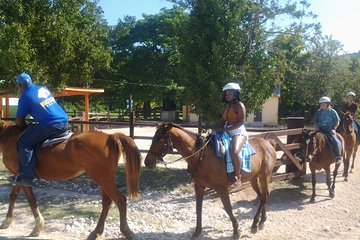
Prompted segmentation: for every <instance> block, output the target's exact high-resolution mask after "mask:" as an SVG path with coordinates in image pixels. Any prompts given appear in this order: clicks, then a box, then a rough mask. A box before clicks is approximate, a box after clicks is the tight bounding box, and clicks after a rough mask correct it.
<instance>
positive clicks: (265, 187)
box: [259, 176, 271, 230]
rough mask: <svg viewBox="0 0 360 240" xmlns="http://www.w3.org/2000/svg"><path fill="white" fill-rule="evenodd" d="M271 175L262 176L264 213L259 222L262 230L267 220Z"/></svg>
mask: <svg viewBox="0 0 360 240" xmlns="http://www.w3.org/2000/svg"><path fill="white" fill-rule="evenodd" d="M270 178H271V176H266V177H260V187H261V198H260V199H261V203H260V204H262V213H261V219H260V222H259V229H260V230H262V229H264V227H265V221H266V220H267V214H266V203H267V200H268V198H269V182H270Z"/></svg>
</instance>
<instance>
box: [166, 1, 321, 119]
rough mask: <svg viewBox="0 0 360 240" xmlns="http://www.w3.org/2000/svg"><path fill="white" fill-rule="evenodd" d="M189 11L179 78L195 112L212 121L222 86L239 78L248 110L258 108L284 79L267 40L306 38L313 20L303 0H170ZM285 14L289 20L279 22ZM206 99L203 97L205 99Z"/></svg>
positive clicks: (314, 27)
mask: <svg viewBox="0 0 360 240" xmlns="http://www.w3.org/2000/svg"><path fill="white" fill-rule="evenodd" d="M172 2H176V3H178V4H180V5H182V6H186V7H188V8H189V11H190V18H189V22H188V24H187V26H188V27H187V30H186V33H185V34H183V36H184V38H183V41H182V48H181V49H182V77H183V79H184V86H185V87H186V93H187V96H188V103H191V104H193V106H194V109H195V112H196V113H198V114H200V115H202V116H203V119H204V120H206V122H207V123H209V124H210V125H212V126H213V125H214V123H215V121H216V119H217V118H218V114H217V113H218V110H219V108H220V107H221V105H220V104H219V103H220V95H221V88H222V86H223V85H225V83H227V82H229V81H237V82H240V83H242V87H243V90H242V97H243V99H244V102H245V104H246V106H247V107H248V109H249V110H256V109H258V108H259V107H260V106H261V104H262V103H264V101H266V99H267V98H268V97H269V96H270V95H271V93H272V91H273V90H274V87H275V85H276V84H278V83H280V82H281V80H282V79H283V76H282V75H281V74H283V73H284V69H279V68H278V66H277V64H278V62H279V61H278V56H277V55H276V54H269V42H271V41H272V39H274V38H275V37H276V36H277V35H280V34H284V33H287V34H290V35H296V34H297V35H299V36H300V37H308V35H309V34H310V32H311V31H309V29H316V28H317V25H316V24H312V23H309V24H304V23H303V22H302V19H303V18H305V17H311V16H312V14H311V13H308V12H307V11H306V9H307V7H308V3H307V1H301V2H300V4H299V3H298V2H297V1H288V2H287V3H286V4H280V2H281V1H270V0H227V1H216V0H207V1H205V0H184V1H179V0H176V1H172ZM279 16H287V17H288V18H289V20H292V21H293V22H291V21H290V24H289V25H286V26H284V24H283V23H279V21H278V18H279ZM204 99H207V101H204Z"/></svg>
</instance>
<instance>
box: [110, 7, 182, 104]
mask: <svg viewBox="0 0 360 240" xmlns="http://www.w3.org/2000/svg"><path fill="white" fill-rule="evenodd" d="M186 17H187V14H186V13H185V12H184V11H183V10H182V9H181V8H174V9H169V10H167V9H163V10H162V11H161V12H160V13H159V14H155V15H144V19H140V20H136V19H135V18H134V17H125V18H124V19H123V20H120V21H119V22H118V24H117V25H116V26H115V27H114V29H113V30H112V33H111V43H112V49H113V54H114V61H113V64H112V68H113V75H112V77H111V78H112V79H115V81H114V84H115V86H117V87H116V89H119V90H121V91H120V94H121V95H119V96H118V97H117V98H118V99H119V98H120V99H121V98H122V99H126V98H128V95H129V94H133V95H134V96H135V98H136V99H135V100H136V101H139V102H141V103H144V108H145V109H148V108H149V107H150V102H153V103H157V104H160V103H161V102H162V100H163V96H164V94H165V95H168V94H169V93H171V92H172V90H173V89H178V82H179V81H178V76H177V72H176V68H177V63H178V61H179V60H178V58H179V51H178V46H179V44H178V38H179V30H180V29H181V28H182V24H183V22H184V19H186ZM113 89H115V88H113Z"/></svg>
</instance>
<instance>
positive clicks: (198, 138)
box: [172, 123, 207, 149]
mask: <svg viewBox="0 0 360 240" xmlns="http://www.w3.org/2000/svg"><path fill="white" fill-rule="evenodd" d="M172 126H173V127H175V128H178V129H181V130H182V131H184V132H186V133H187V134H189V135H192V136H196V140H195V147H196V149H199V148H200V147H202V146H203V145H204V144H205V139H207V137H203V136H201V135H200V134H197V133H194V132H192V131H190V130H187V129H186V128H184V127H182V126H180V125H178V124H175V123H172Z"/></svg>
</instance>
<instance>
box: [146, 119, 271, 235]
mask: <svg viewBox="0 0 360 240" xmlns="http://www.w3.org/2000/svg"><path fill="white" fill-rule="evenodd" d="M209 141H210V140H206V139H205V138H204V137H202V136H200V135H198V134H195V133H193V132H191V131H188V130H186V129H184V128H182V127H180V126H178V125H175V124H172V123H168V124H163V125H161V126H159V127H158V129H157V131H156V133H155V135H154V137H153V140H152V144H151V146H150V149H149V152H148V154H147V155H146V158H145V165H146V167H148V168H153V167H155V165H156V162H157V160H158V158H159V157H160V158H161V157H163V156H164V155H166V154H167V153H168V149H169V147H170V150H172V147H174V148H175V149H177V151H178V152H179V153H180V154H181V156H182V157H183V158H184V159H185V161H186V162H187V164H188V168H187V170H188V172H189V173H190V175H191V177H192V179H193V181H194V187H195V194H196V218H197V220H196V230H195V232H194V234H193V237H194V238H196V237H198V236H199V235H200V233H201V230H202V222H201V221H202V220H201V214H202V203H203V198H204V194H205V188H210V189H214V190H215V191H216V192H217V193H218V195H219V197H220V199H221V201H222V204H223V206H224V208H225V211H226V213H227V214H228V215H229V217H230V220H231V222H232V226H233V236H234V237H238V236H239V232H238V222H237V220H236V219H235V217H234V215H233V211H232V207H231V203H230V198H229V188H228V177H227V173H226V169H225V164H224V160H222V159H221V158H218V157H217V156H216V154H215V152H214V148H212V147H211V146H210V145H207V143H209ZM250 145H251V146H252V147H253V148H254V149H255V151H256V154H255V155H253V156H252V157H251V173H243V174H242V179H241V180H242V181H243V182H244V181H250V183H251V186H252V188H253V189H254V190H255V192H256V193H257V195H258V197H259V199H260V206H259V208H258V210H257V212H256V215H255V217H254V220H253V223H252V226H251V229H252V231H253V232H255V231H256V230H257V228H258V223H259V228H260V229H262V228H263V227H264V222H265V221H266V218H267V217H266V206H265V204H266V202H267V199H268V196H269V182H270V180H271V176H272V171H273V168H274V166H275V161H276V152H275V149H274V147H273V146H272V145H271V144H270V143H269V142H268V141H267V140H264V139H261V138H253V139H251V140H250ZM260 214H261V219H260ZM259 220H260V222H259Z"/></svg>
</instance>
